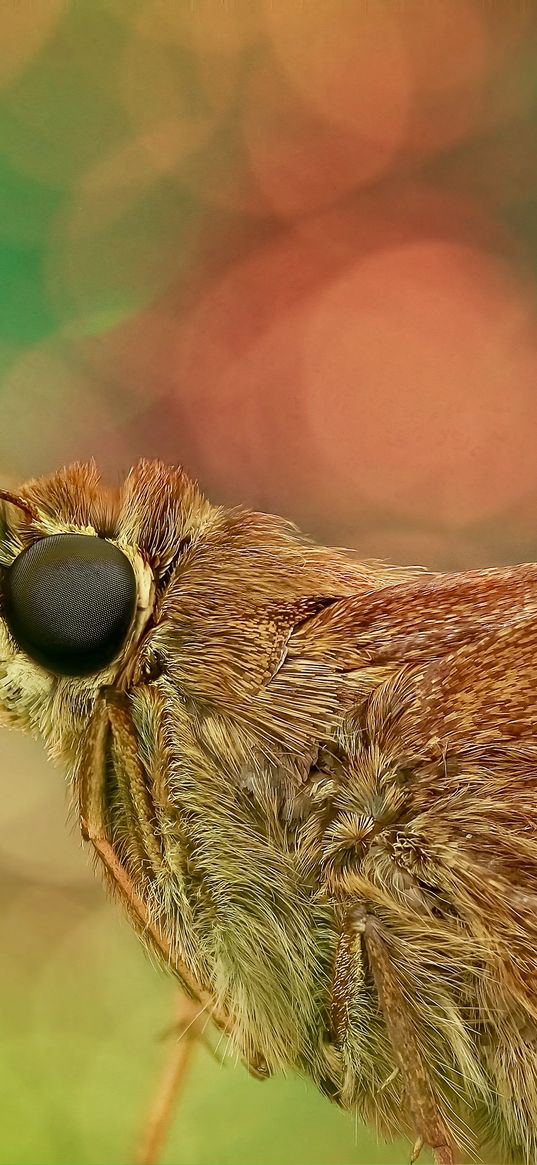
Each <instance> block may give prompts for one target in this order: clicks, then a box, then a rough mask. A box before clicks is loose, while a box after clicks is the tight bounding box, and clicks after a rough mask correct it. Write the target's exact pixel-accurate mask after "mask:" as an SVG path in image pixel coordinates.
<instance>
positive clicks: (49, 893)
mask: <svg viewBox="0 0 537 1165" xmlns="http://www.w3.org/2000/svg"><path fill="white" fill-rule="evenodd" d="M536 140H537V9H535V7H534V6H533V5H532V4H531V3H530V2H529V0H528V2H524V0H507V2H505V3H504V2H503V0H449V2H446V0H354V2H351V0H227V2H225V0H192V2H190V0H175V2H174V0H77V2H76V3H71V4H69V3H65V2H64V0H37V3H32V4H30V3H27V2H26V0H5V2H4V3H3V5H2V6H1V7H0V276H1V278H0V287H1V296H0V404H1V421H2V423H1V425H0V470H1V472H2V477H3V481H4V483H6V484H7V483H10V484H12V483H15V482H17V481H18V480H21V479H24V478H25V477H29V476H35V475H38V474H40V473H43V472H47V471H50V470H52V469H54V468H56V467H58V466H59V465H61V464H64V463H66V462H69V461H71V460H74V459H77V458H81V459H84V458H87V457H90V456H92V455H93V456H95V457H96V459H97V461H98V462H99V463H100V465H101V467H102V470H103V475H104V476H105V477H106V478H107V479H109V480H117V479H118V478H119V477H120V476H121V475H122V474H123V473H124V472H125V471H126V470H127V469H128V467H129V466H130V464H131V463H132V461H133V460H135V459H136V458H137V457H139V456H149V457H153V456H155V457H157V456H158V457H161V458H163V459H165V460H168V461H170V462H176V463H177V462H179V463H182V464H184V465H185V467H186V468H187V469H188V470H189V471H190V472H191V473H192V474H193V475H194V476H196V477H198V478H199V480H200V483H201V485H202V486H203V487H204V488H205V489H206V491H207V492H208V493H209V494H210V496H211V497H212V499H213V500H215V501H219V502H229V503H236V502H244V503H246V504H247V505H250V506H252V507H257V508H262V509H267V510H274V511H278V512H282V513H284V514H285V515H286V516H289V517H291V518H293V519H294V520H295V521H297V522H298V523H299V524H300V525H302V526H303V527H305V528H306V529H307V530H308V531H309V532H310V533H312V534H313V535H314V536H316V537H317V538H318V539H319V540H321V541H327V542H336V543H339V544H342V545H347V546H354V547H357V548H358V549H359V550H360V552H361V553H362V554H363V555H364V557H369V556H379V557H382V558H384V559H390V560H392V561H399V562H405V563H417V562H420V563H423V564H425V565H427V566H431V567H440V568H452V569H455V568H464V567H472V566H481V565H485V564H493V563H501V562H514V561H523V560H534V559H535V557H536V555H537V546H536V538H535V534H534V527H535V514H536V511H537V458H536V457H535V453H534V447H535V432H536V423H537V147H536ZM2 750H3V751H2V757H3V769H4V782H3V797H2V799H1V805H0V922H1V927H2V936H3V948H4V952H5V954H4V959H3V960H2V970H1V971H0V987H1V988H2V996H3V1001H2V1006H1V1008H0V1012H2V1013H3V1018H1V1017H0V1029H3V1037H2V1040H1V1043H0V1061H1V1063H0V1084H1V1088H2V1096H3V1100H2V1101H0V1110H1V1115H0V1119H1V1123H2V1128H3V1137H2V1138H1V1139H0V1141H1V1143H0V1162H15V1161H16V1162H20V1163H21V1165H22V1163H26V1162H28V1163H29V1162H31V1161H34V1162H35V1161H36V1160H38V1161H42V1162H51V1163H53V1165H58V1163H63V1162H64V1161H65V1162H67V1161H76V1162H88V1163H91V1162H93V1163H95V1162H97V1161H98V1162H116V1161H121V1160H126V1159H127V1157H126V1155H127V1153H128V1152H129V1151H130V1148H129V1146H130V1145H131V1143H132V1137H133V1135H134V1131H135V1128H136V1125H137V1123H139V1121H140V1119H141V1114H142V1110H143V1106H144V1104H146V1103H147V1099H148V1089H149V1087H150V1082H151V1079H152V1073H153V1070H154V1068H155V1067H156V1065H157V1064H158V1062H159V1060H160V1058H161V1057H162V1055H163V1047H162V1046H161V1045H160V1044H159V1043H158V1041H157V1038H156V1036H157V1034H158V1031H159V1028H162V1027H165V1026H166V1023H167V1012H168V1009H169V1007H170V1006H171V1004H170V998H171V994H170V993H171V986H170V984H168V983H166V982H165V981H164V980H163V979H162V978H161V977H160V976H159V975H158V974H157V973H156V972H155V971H154V970H153V968H151V967H150V966H149V965H148V963H147V962H146V961H145V959H144V956H143V954H142V953H141V952H140V951H139V949H138V947H137V945H136V942H135V940H134V939H132V938H131V935H130V933H129V930H128V927H127V926H126V924H125V923H124V922H123V921H122V920H121V919H120V918H119V916H118V914H117V913H116V911H115V910H114V909H113V908H112V907H110V906H109V905H108V904H107V902H106V900H105V897H104V893H103V891H102V890H101V889H100V887H99V886H98V885H97V884H95V883H94V881H93V878H92V875H91V870H90V868H89V862H88V860H87V858H86V857H85V856H84V855H82V854H81V852H80V844H79V841H78V839H77V838H76V836H75V834H74V833H69V831H68V830H67V829H66V828H65V824H64V817H65V811H64V795H63V788H62V776H61V773H59V772H54V771H53V770H52V769H51V768H49V767H48V766H47V765H46V764H45V761H44V758H43V756H42V753H41V751H40V749H39V748H38V747H37V746H36V745H34V744H33V743H31V742H28V741H25V740H21V739H19V738H17V737H16V736H15V735H8V734H7V733H4V734H3V736H2ZM204 1056H205V1053H203V1052H201V1053H200V1058H199V1061H198V1064H197V1067H196V1068H195V1071H194V1074H193V1077H192V1080H191V1082H190V1083H189V1085H188V1090H187V1094H186V1096H185V1099H184V1102H183V1105H182V1109H181V1112H180V1114H179V1115H178V1119H177V1122H176V1125H175V1127H174V1134H173V1143H170V1146H169V1150H168V1156H167V1158H166V1160H168V1161H175V1162H196V1165H203V1163H205V1162H222V1163H224V1162H227V1161H241V1160H244V1161H251V1162H259V1163H260V1165H284V1163H285V1162H293V1163H294V1162H301V1161H304V1162H307V1161H312V1160H315V1161H316V1162H317V1163H318V1165H325V1163H328V1162H331V1161H334V1162H335V1161H340V1162H342V1161H345V1162H349V1163H350V1162H357V1163H358V1162H363V1161H365V1160H368V1161H378V1162H390V1161H397V1160H400V1159H402V1156H401V1154H402V1153H403V1152H406V1150H402V1149H401V1147H399V1148H398V1149H397V1148H393V1147H385V1146H382V1145H381V1146H379V1147H377V1146H376V1144H375V1141H374V1139H372V1138H368V1137H367V1135H366V1134H365V1133H363V1132H362V1130H359V1131H358V1133H357V1135H356V1136H355V1131H354V1127H353V1123H352V1120H351V1119H350V1118H346V1117H344V1116H343V1115H342V1114H340V1113H337V1112H335V1110H333V1109H332V1108H330V1106H329V1105H328V1103H327V1102H326V1101H324V1100H322V1099H321V1098H317V1097H314V1096H313V1095H312V1094H311V1093H310V1092H309V1091H306V1090H305V1087H304V1086H303V1084H302V1083H301V1082H296V1081H295V1082H279V1083H276V1084H274V1085H272V1084H270V1085H266V1086H265V1087H264V1089H263V1088H261V1087H260V1086H258V1085H256V1084H254V1083H253V1082H251V1081H248V1080H246V1078H244V1079H243V1077H242V1074H241V1073H240V1072H239V1071H238V1070H237V1071H236V1072H235V1071H234V1070H233V1069H232V1068H229V1069H226V1070H221V1069H219V1068H217V1067H216V1066H215V1065H214V1064H213V1063H212V1061H210V1060H209V1058H208V1057H207V1058H205V1059H204V1058H203V1057H204Z"/></svg>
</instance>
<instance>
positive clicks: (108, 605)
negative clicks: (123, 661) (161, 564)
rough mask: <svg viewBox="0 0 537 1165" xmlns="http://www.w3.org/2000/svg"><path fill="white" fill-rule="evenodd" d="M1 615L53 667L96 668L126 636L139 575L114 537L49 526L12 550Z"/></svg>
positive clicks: (70, 670)
mask: <svg viewBox="0 0 537 1165" xmlns="http://www.w3.org/2000/svg"><path fill="white" fill-rule="evenodd" d="M2 589H3V600H4V617H5V620H6V623H7V625H8V628H9V630H10V632H11V634H12V636H13V638H14V639H15V640H16V642H17V643H18V645H19V647H20V648H21V649H22V650H23V651H24V652H25V653H26V655H28V656H29V657H30V659H33V660H35V661H36V662H37V663H39V664H41V666H42V667H45V668H47V669H48V671H51V672H54V673H56V674H57V675H70V676H83V675H88V674H90V673H91V672H96V671H99V670H100V669H101V668H102V667H106V665H107V664H109V663H111V661H112V660H113V659H114V658H115V656H116V655H117V654H118V653H119V651H120V650H121V648H122V646H123V644H124V643H125V640H126V637H127V633H128V630H129V627H130V625H131V622H132V618H133V615H134V611H135V608H136V577H135V574H134V570H133V568H132V566H131V563H130V562H129V560H128V558H127V557H126V555H125V554H123V552H122V551H121V550H119V548H118V547H117V546H114V545H113V543H111V542H107V541H105V539H104V538H98V537H95V536H93V535H88V534H53V535H50V536H49V537H46V538H40V539H39V540H38V541H37V542H33V543H32V545H31V546H28V547H27V548H26V549H25V550H23V551H21V553H20V554H19V555H18V556H17V558H16V559H15V560H14V562H13V563H12V564H11V566H9V567H8V569H7V570H6V571H5V573H4V576H3V580H2Z"/></svg>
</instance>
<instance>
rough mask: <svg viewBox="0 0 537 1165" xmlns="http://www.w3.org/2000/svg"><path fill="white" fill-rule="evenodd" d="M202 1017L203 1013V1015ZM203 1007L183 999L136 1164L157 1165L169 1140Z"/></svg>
mask: <svg viewBox="0 0 537 1165" xmlns="http://www.w3.org/2000/svg"><path fill="white" fill-rule="evenodd" d="M201 1014H203V1012H202V1013H201ZM201 1014H200V1008H199V1005H198V1004H197V1003H193V1002H192V1001H191V1000H190V999H186V998H185V996H181V998H180V1001H179V1005H178V1009H177V1020H176V1023H175V1025H174V1026H175V1027H176V1029H177V1028H179V1031H180V1035H179V1038H177V1034H176V1036H175V1039H174V1042H173V1047H172V1050H171V1053H170V1055H169V1057H168V1060H167V1062H166V1064H165V1065H164V1069H163V1072H162V1075H161V1077H160V1080H159V1083H158V1086H157V1089H156V1092H155V1095H154V1098H153V1103H152V1105H151V1108H150V1110H149V1114H148V1118H147V1121H146V1123H145V1126H144V1128H143V1130H142V1135H141V1138H140V1143H139V1145H138V1148H137V1149H136V1152H135V1155H134V1161H135V1165H158V1162H159V1160H160V1156H161V1152H162V1149H163V1147H164V1144H165V1142H166V1140H167V1137H168V1134H169V1131H170V1125H171V1123H172V1120H173V1115H174V1112H175V1109H176V1105H177V1100H178V1096H179V1093H180V1091H181V1088H182V1087H183V1084H184V1081H185V1078H186V1076H187V1073H188V1070H189V1067H190V1064H191V1060H192V1056H193V1053H194V1045H195V1043H196V1039H197V1038H198V1035H199V1023H200V1018H201Z"/></svg>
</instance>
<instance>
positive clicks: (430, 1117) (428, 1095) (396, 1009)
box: [364, 916, 456, 1165]
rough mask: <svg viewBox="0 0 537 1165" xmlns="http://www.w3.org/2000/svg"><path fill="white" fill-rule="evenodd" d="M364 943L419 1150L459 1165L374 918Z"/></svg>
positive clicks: (438, 1161) (444, 1164) (444, 1162)
mask: <svg viewBox="0 0 537 1165" xmlns="http://www.w3.org/2000/svg"><path fill="white" fill-rule="evenodd" d="M364 942H365V947H366V950H367V954H368V958H369V962H370V966H371V971H372V973H373V978H374V980H375V987H376V989H377V995H378V1000H379V1004H380V1007H381V1010H382V1013H383V1015H384V1021H385V1023H386V1030H387V1032H388V1036H389V1038H390V1042H391V1044H392V1047H393V1050H394V1053H395V1055H396V1057H397V1062H398V1066H399V1068H400V1069H401V1072H402V1075H403V1080H404V1082H405V1089H406V1094H407V1096H408V1104H409V1107H410V1111H411V1113H412V1118H413V1120H414V1125H415V1128H416V1132H417V1134H418V1142H417V1144H418V1145H420V1148H421V1144H420V1142H421V1143H422V1144H424V1145H428V1146H429V1147H430V1149H431V1151H432V1153H433V1156H434V1159H435V1162H436V1165H456V1146H455V1144H454V1141H453V1138H452V1136H451V1134H450V1131H449V1129H448V1127H447V1125H446V1122H445V1120H444V1118H443V1117H442V1114H441V1111H440V1105H439V1103H438V1101H437V1098H436V1097H435V1092H434V1087H433V1084H432V1081H431V1078H430V1075H429V1072H428V1071H427V1067H426V1064H425V1063H424V1060H423V1057H422V1055H421V1051H420V1048H419V1046H418V1043H417V1040H416V1036H415V1032H414V1028H413V1024H412V1020H411V1018H410V1017H409V1016H408V1014H407V1006H406V1004H405V1000H404V998H403V996H402V994H401V991H400V989H399V985H398V983H397V980H396V977H395V975H394V973H393V969H392V966H391V963H390V959H389V956H388V953H387V951H386V946H385V943H384V941H383V938H382V933H381V929H380V926H379V924H377V922H376V919H374V918H373V917H372V916H367V917H366V919H365V921H364ZM413 1160H415V1157H414V1158H413Z"/></svg>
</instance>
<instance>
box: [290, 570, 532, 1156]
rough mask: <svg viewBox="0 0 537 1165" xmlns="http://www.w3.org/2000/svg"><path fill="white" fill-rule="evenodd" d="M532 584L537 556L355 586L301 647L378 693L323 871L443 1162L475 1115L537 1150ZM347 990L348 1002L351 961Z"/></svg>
mask: <svg viewBox="0 0 537 1165" xmlns="http://www.w3.org/2000/svg"><path fill="white" fill-rule="evenodd" d="M536 582H537V570H536V568H535V567H534V566H531V565H530V566H524V567H518V568H513V569H507V570H497V571H486V572H472V573H471V574H466V575H459V576H444V577H442V576H432V577H428V578H426V579H424V580H419V581H417V582H416V583H412V584H409V585H400V586H397V587H390V588H386V589H385V590H384V591H382V592H380V593H378V594H376V595H371V594H370V595H368V596H365V597H357V598H356V599H350V600H345V599H343V600H341V601H340V602H339V603H336V604H334V605H333V606H332V607H330V608H328V609H327V610H326V611H324V612H322V613H320V614H319V615H318V616H316V618H315V619H313V620H311V621H310V622H309V623H308V624H305V625H304V626H303V627H301V628H299V629H297V632H296V633H295V636H294V637H293V641H292V645H290V649H291V651H295V650H296V651H299V650H301V651H303V652H305V654H306V656H311V654H314V655H315V654H317V657H320V658H323V659H324V660H326V659H327V658H330V659H332V660H333V662H334V665H335V666H338V665H339V667H340V668H341V669H343V670H346V671H347V673H348V675H349V677H350V676H351V675H352V676H355V679H356V690H357V694H359V695H361V697H362V700H363V701H364V702H362V703H361V704H360V707H359V710H358V711H357V712H356V713H355V715H354V716H351V717H349V720H348V723H347V725H346V736H345V734H344V736H343V740H344V743H345V745H346V753H347V761H346V764H345V765H344V767H343V770H342V775H341V788H340V792H339V794H338V795H337V796H336V799H335V805H334V819H333V821H332V822H331V824H330V826H329V829H328V831H327V836H326V838H325V842H326V854H325V864H324V877H325V882H326V886H327V888H328V890H329V892H330V893H331V895H332V896H333V897H334V899H335V900H336V902H338V903H339V905H340V909H341V913H342V917H343V919H344V921H343V925H342V943H343V945H344V948H345V950H348V949H349V942H350V941H352V942H354V944H355V958H356V966H358V964H359V962H360V959H362V961H363V960H365V962H366V964H367V966H368V967H369V972H370V975H371V982H372V983H373V984H374V987H375V991H376V998H377V1000H378V1004H379V1006H380V1008H381V1011H382V1012H383V1015H384V1021H385V1028H386V1032H387V1035H388V1037H389V1039H390V1041H391V1043H392V1046H393V1048H394V1053H395V1059H396V1063H397V1064H398V1067H399V1070H400V1078H401V1080H402V1084H403V1091H402V1092H400V1093H399V1094H397V1092H396V1090H395V1089H394V1092H393V1096H394V1098H395V1099H394V1106H395V1105H396V1103H397V1102H399V1103H405V1104H406V1106H407V1108H408V1109H409V1110H410V1112H411V1115H412V1118H413V1121H414V1125H415V1127H416V1131H417V1133H418V1136H419V1137H420V1138H421V1139H422V1140H423V1141H424V1142H425V1143H426V1144H428V1145H430V1146H431V1147H432V1148H433V1149H434V1152H435V1157H436V1160H437V1161H439V1162H440V1161H442V1162H451V1161H454V1160H456V1159H457V1152H458V1150H457V1145H459V1146H462V1145H466V1146H467V1152H470V1144H471V1137H470V1136H469V1135H468V1136H466V1135H465V1125H467V1124H471V1125H473V1126H474V1127H475V1125H478V1126H479V1129H480V1132H479V1136H481V1137H482V1139H483V1140H484V1141H488V1142H489V1143H491V1144H493V1145H494V1146H495V1147H496V1151H497V1150H498V1148H500V1149H501V1152H502V1158H501V1159H502V1160H504V1159H507V1158H508V1157H509V1156H510V1157H511V1158H512V1159H514V1160H519V1161H524V1162H530V1161H533V1160H535V1158H536V1157H537V732H536V729H537V701H536V696H535V692H536V683H537V659H536V649H537V609H536V593H537V588H536ZM368 673H372V674H373V675H374V678H375V682H374V685H373V691H372V694H370V693H371V686H369V687H368V685H367V683H366V678H365V677H367V674H368ZM345 975H346V979H345V984H344V990H347V991H348V992H349V993H351V994H352V991H353V981H352V975H351V976H349V973H348V966H347V969H346V971H345ZM334 989H335V993H336V995H337V996H338V1000H339V1003H338V1007H339V1013H340V1014H344V1015H348V1014H349V1009H348V1008H347V1009H346V1010H345V1009H343V1010H342V1009H341V998H340V996H341V990H342V986H341V983H339V982H338V971H337V968H336V975H335V984H334ZM339 1038H340V1040H341V1041H342V1045H343V1046H344V1045H345V1042H346V1044H347V1046H350V1042H351V1041H352V1033H351V1034H350V1035H349V1032H348V1031H345V1030H343V1029H341V1028H340V1031H339ZM386 1103H387V1101H386ZM365 1107H367V1106H365Z"/></svg>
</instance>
